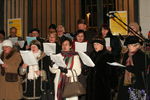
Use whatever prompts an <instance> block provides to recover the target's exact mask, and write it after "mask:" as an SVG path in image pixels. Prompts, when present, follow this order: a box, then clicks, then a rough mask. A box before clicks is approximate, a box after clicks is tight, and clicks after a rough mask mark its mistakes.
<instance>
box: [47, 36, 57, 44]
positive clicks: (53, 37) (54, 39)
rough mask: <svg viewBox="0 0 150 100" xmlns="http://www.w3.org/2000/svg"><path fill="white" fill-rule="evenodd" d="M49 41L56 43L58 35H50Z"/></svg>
mask: <svg viewBox="0 0 150 100" xmlns="http://www.w3.org/2000/svg"><path fill="white" fill-rule="evenodd" d="M48 40H49V42H50V43H55V42H56V35H55V34H50V35H49V37H48Z"/></svg>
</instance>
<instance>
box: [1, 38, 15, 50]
mask: <svg viewBox="0 0 150 100" xmlns="http://www.w3.org/2000/svg"><path fill="white" fill-rule="evenodd" d="M2 46H9V47H11V48H12V47H13V44H12V42H11V40H4V41H3V43H2Z"/></svg>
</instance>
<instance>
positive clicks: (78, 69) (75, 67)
mask: <svg viewBox="0 0 150 100" xmlns="http://www.w3.org/2000/svg"><path fill="white" fill-rule="evenodd" d="M72 71H73V72H74V71H76V73H77V76H79V75H80V74H81V62H80V59H79V56H78V55H76V56H74V64H73V67H72ZM66 75H67V77H72V72H71V71H70V70H68V73H66Z"/></svg>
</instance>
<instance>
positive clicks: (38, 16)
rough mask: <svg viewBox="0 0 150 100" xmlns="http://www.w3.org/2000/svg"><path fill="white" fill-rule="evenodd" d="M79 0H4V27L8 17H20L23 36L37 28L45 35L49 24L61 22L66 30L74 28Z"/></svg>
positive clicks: (73, 29) (78, 12) (78, 14)
mask: <svg viewBox="0 0 150 100" xmlns="http://www.w3.org/2000/svg"><path fill="white" fill-rule="evenodd" d="M80 13H81V11H80V0H4V29H5V31H6V33H7V20H8V19H9V18H22V23H23V34H24V36H25V35H27V34H28V32H29V31H30V30H31V29H32V28H39V29H40V30H41V36H42V37H46V34H47V32H48V26H49V25H50V24H57V25H59V24H62V25H64V26H65V28H66V31H67V32H74V31H75V30H76V24H77V20H78V19H79V18H80Z"/></svg>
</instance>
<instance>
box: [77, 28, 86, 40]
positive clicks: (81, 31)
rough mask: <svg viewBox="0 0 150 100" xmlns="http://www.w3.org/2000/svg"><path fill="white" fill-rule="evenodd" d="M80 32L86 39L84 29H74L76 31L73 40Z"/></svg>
mask: <svg viewBox="0 0 150 100" xmlns="http://www.w3.org/2000/svg"><path fill="white" fill-rule="evenodd" d="M80 33H83V35H84V40H85V39H86V34H85V31H84V30H77V31H76V33H75V35H74V36H75V40H76V36H77V35H79V34H80Z"/></svg>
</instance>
